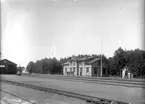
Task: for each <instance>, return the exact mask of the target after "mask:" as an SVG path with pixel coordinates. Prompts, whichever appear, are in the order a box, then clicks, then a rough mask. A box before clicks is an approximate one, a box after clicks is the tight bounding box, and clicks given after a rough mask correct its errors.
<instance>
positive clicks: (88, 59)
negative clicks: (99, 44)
mask: <svg viewBox="0 0 145 104" xmlns="http://www.w3.org/2000/svg"><path fill="white" fill-rule="evenodd" d="M98 60H100V58H94V57H92V56H91V57H84V58H78V57H75V56H74V57H72V58H71V59H70V60H69V61H67V62H65V63H63V65H65V64H68V63H69V62H70V61H79V62H81V61H84V62H85V63H88V64H92V63H94V62H96V61H98Z"/></svg>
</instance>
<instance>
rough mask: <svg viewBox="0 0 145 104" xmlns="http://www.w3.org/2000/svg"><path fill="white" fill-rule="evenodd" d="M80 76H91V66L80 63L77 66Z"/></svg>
mask: <svg viewBox="0 0 145 104" xmlns="http://www.w3.org/2000/svg"><path fill="white" fill-rule="evenodd" d="M81 70H82V73H81ZM79 75H80V76H92V66H91V65H80V66H79Z"/></svg>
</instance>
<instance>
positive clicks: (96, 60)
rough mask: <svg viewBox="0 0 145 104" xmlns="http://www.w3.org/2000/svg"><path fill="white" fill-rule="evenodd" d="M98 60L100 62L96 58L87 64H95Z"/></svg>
mask: <svg viewBox="0 0 145 104" xmlns="http://www.w3.org/2000/svg"><path fill="white" fill-rule="evenodd" d="M98 60H100V58H96V59H94V60H91V61H89V62H88V63H89V64H92V63H94V62H96V61H98Z"/></svg>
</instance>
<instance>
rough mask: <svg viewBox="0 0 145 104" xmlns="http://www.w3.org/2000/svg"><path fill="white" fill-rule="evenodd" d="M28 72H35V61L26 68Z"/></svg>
mask: <svg viewBox="0 0 145 104" xmlns="http://www.w3.org/2000/svg"><path fill="white" fill-rule="evenodd" d="M26 70H27V72H29V73H34V72H35V64H34V62H33V61H30V62H29V63H28V65H27V68H26Z"/></svg>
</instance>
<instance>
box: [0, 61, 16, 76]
mask: <svg viewBox="0 0 145 104" xmlns="http://www.w3.org/2000/svg"><path fill="white" fill-rule="evenodd" d="M16 72H17V64H15V63H14V62H12V61H10V60H7V59H3V60H0V74H16Z"/></svg>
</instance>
